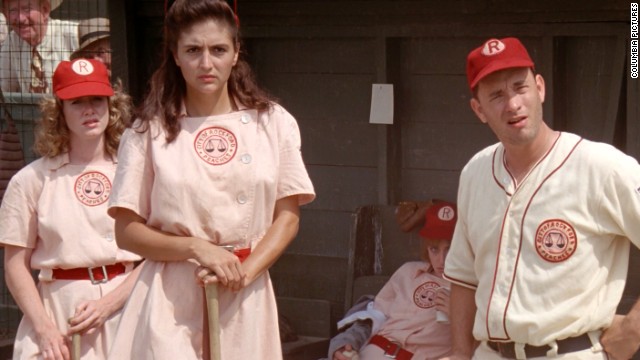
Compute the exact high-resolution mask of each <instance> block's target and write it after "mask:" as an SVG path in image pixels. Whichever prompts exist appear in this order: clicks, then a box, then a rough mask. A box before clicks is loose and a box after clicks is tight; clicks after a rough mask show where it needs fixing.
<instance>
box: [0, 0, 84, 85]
mask: <svg viewBox="0 0 640 360" xmlns="http://www.w3.org/2000/svg"><path fill="white" fill-rule="evenodd" d="M0 2H2V4H1V6H2V12H3V13H4V15H5V16H6V17H7V22H8V23H9V27H10V29H11V30H12V31H10V32H9V35H8V36H7V38H6V39H5V42H4V44H3V45H2V48H1V49H0V89H2V91H3V92H23V93H51V91H52V87H51V76H52V75H53V71H54V70H55V69H56V67H57V66H58V64H59V63H60V61H63V60H69V56H70V55H71V53H72V52H73V51H74V50H76V49H77V48H78V22H77V21H72V20H58V19H53V18H51V17H50V14H51V11H52V10H54V9H56V8H57V7H58V6H60V3H62V0H0Z"/></svg>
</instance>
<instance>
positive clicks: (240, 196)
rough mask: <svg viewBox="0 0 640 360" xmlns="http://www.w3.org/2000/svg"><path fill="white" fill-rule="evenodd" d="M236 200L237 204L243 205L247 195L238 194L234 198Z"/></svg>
mask: <svg viewBox="0 0 640 360" xmlns="http://www.w3.org/2000/svg"><path fill="white" fill-rule="evenodd" d="M236 200H237V201H238V204H244V203H246V202H247V195H245V194H243V193H241V194H238V197H236Z"/></svg>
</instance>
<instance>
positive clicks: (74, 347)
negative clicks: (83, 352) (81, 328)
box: [71, 333, 80, 360]
mask: <svg viewBox="0 0 640 360" xmlns="http://www.w3.org/2000/svg"><path fill="white" fill-rule="evenodd" d="M71 360H80V333H74V334H73V335H71Z"/></svg>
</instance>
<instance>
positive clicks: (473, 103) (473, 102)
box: [469, 97, 487, 124]
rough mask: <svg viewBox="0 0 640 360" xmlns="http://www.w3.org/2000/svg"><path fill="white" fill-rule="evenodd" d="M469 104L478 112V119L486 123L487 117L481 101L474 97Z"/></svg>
mask: <svg viewBox="0 0 640 360" xmlns="http://www.w3.org/2000/svg"><path fill="white" fill-rule="evenodd" d="M469 105H471V110H473V112H474V113H476V116H477V117H478V119H480V121H481V122H482V123H483V124H486V123H487V117H486V116H484V113H483V112H482V105H480V101H478V99H476V98H475V97H472V98H471V100H470V101H469Z"/></svg>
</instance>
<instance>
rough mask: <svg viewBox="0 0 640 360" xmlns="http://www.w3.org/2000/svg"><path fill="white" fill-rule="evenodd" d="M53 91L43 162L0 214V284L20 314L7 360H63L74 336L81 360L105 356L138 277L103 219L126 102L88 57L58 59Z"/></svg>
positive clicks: (42, 135) (40, 145) (44, 124)
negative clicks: (0, 277) (0, 263)
mask: <svg viewBox="0 0 640 360" xmlns="http://www.w3.org/2000/svg"><path fill="white" fill-rule="evenodd" d="M52 85H53V89H54V94H55V95H54V97H46V98H45V99H44V100H43V101H42V104H41V110H42V121H41V122H40V123H39V124H38V126H37V129H36V141H35V150H36V151H37V152H38V153H39V154H40V155H41V156H42V157H41V158H39V159H37V160H35V161H33V162H32V163H30V164H29V165H27V166H26V167H24V168H23V169H22V170H20V171H19V172H18V173H17V174H16V175H15V176H14V177H13V178H12V179H11V182H10V183H9V187H8V189H7V192H6V194H5V197H4V200H3V202H2V206H1V207H0V229H2V232H0V244H2V245H3V246H4V268H5V277H6V283H7V287H8V288H9V290H10V291H11V294H12V295H13V298H14V299H15V301H16V303H17V304H18V306H19V307H20V310H22V312H23V313H24V317H23V318H22V321H21V322H20V325H19V327H18V331H17V334H16V341H15V345H14V353H13V359H56V360H61V359H69V356H70V355H69V351H70V350H69V336H70V335H71V334H74V333H80V334H81V356H82V359H105V358H106V353H107V350H108V347H109V344H110V343H111V341H112V339H113V336H114V332H115V330H116V325H117V322H118V319H119V312H120V309H121V308H122V307H123V305H124V302H125V301H126V299H127V297H128V295H129V293H130V291H131V289H132V287H133V283H134V280H135V274H136V272H138V271H139V270H133V268H134V266H133V265H134V262H135V261H138V260H140V256H138V255H136V254H133V253H131V252H128V251H124V250H121V249H119V248H118V247H117V245H116V241H115V234H114V221H113V219H112V218H111V217H109V216H108V215H107V203H108V200H109V197H110V195H111V194H112V187H111V184H112V182H113V177H114V174H115V170H116V150H117V147H118V142H119V140H120V136H121V134H122V131H123V130H124V121H126V120H127V118H128V117H129V116H130V108H131V104H130V98H129V96H128V95H126V94H124V93H123V92H122V91H120V90H119V89H116V90H115V91H114V90H113V88H112V86H111V85H110V82H109V77H108V75H107V69H106V68H105V66H104V65H103V64H102V63H101V62H99V61H95V60H86V59H79V60H76V61H73V62H69V61H63V62H61V63H60V64H59V65H58V68H57V69H56V71H55V73H54V75H53V83H52ZM139 268H140V266H139V267H138V268H137V269H139ZM32 270H35V271H37V272H38V283H37V284H36V282H35V281H34V279H33V277H32V275H31V274H32Z"/></svg>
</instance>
